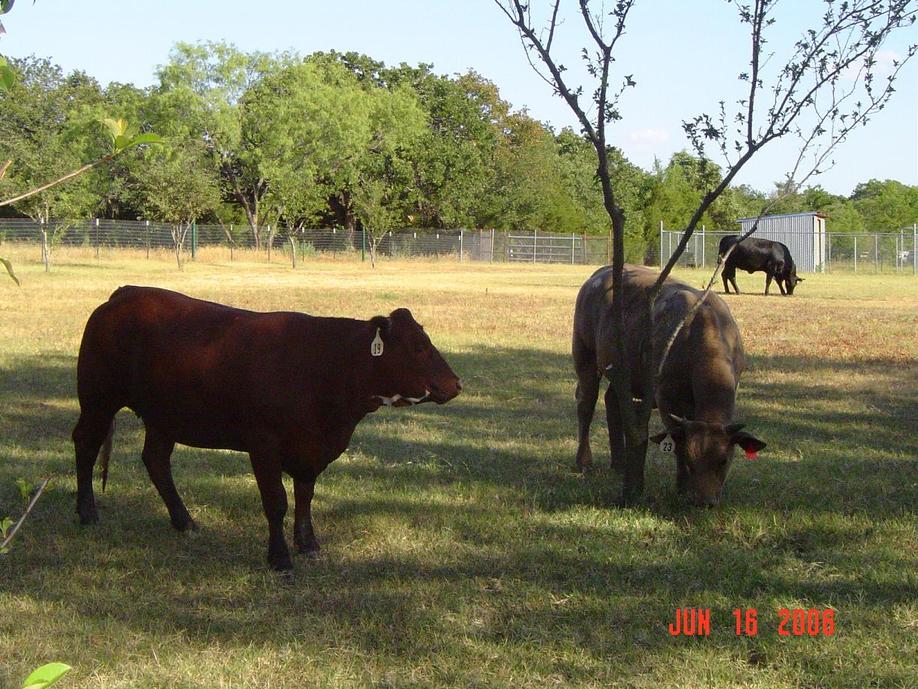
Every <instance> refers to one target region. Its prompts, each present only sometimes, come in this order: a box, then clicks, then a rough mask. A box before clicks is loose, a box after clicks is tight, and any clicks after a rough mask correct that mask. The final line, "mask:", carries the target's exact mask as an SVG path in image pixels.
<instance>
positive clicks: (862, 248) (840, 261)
mask: <svg viewBox="0 0 918 689" xmlns="http://www.w3.org/2000/svg"><path fill="white" fill-rule="evenodd" d="M736 234H737V232H736V230H732V231H712V230H702V231H696V232H695V233H694V234H693V235H692V236H691V237H690V238H689V242H688V245H687V246H686V248H685V253H683V254H682V256H680V257H679V261H678V263H677V265H679V266H683V267H689V268H712V269H713V267H714V266H715V264H716V263H717V253H718V248H719V246H720V240H721V239H722V238H723V237H727V236H736ZM801 234H802V236H808V235H805V234H803V233H801ZM754 236H755V235H753V237H754ZM825 237H826V245H825V260H824V261H823V262H822V263H821V265H820V266H819V267H817V270H819V272H826V271H829V272H831V271H852V272H874V273H888V272H911V273H913V274H918V228H916V227H914V226H913V227H903V228H901V229H900V230H899V231H897V232H832V231H826V233H825ZM681 238H682V232H681V231H675V230H662V231H661V232H660V240H659V241H660V257H661V260H662V262H664V263H665V262H666V261H668V260H669V257H670V256H672V254H673V252H674V251H675V249H676V247H677V246H678V244H679V240H680V239H681ZM798 272H801V271H800V268H799V267H798Z"/></svg>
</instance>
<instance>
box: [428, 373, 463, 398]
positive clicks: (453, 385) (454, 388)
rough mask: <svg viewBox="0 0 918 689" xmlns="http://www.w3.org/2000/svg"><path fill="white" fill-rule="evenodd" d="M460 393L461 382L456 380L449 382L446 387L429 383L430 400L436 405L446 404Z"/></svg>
mask: <svg viewBox="0 0 918 689" xmlns="http://www.w3.org/2000/svg"><path fill="white" fill-rule="evenodd" d="M460 392H462V381H460V380H459V379H458V378H456V380H454V381H451V382H450V383H449V384H448V385H438V384H436V383H431V384H430V388H429V393H428V394H429V395H430V399H431V400H432V401H433V402H436V403H437V404H446V403H447V402H449V401H450V400H451V399H455V398H456V396H458V395H459V393H460Z"/></svg>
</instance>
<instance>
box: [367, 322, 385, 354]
mask: <svg viewBox="0 0 918 689" xmlns="http://www.w3.org/2000/svg"><path fill="white" fill-rule="evenodd" d="M382 353H383V341H382V338H381V337H380V336H379V328H376V337H374V338H373V342H371V343H370V355H371V356H382Z"/></svg>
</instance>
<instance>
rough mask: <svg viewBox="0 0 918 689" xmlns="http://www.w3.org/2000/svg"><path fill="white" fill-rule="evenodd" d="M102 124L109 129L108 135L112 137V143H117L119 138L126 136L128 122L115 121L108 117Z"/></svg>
mask: <svg viewBox="0 0 918 689" xmlns="http://www.w3.org/2000/svg"><path fill="white" fill-rule="evenodd" d="M102 124H104V125H105V128H106V129H108V134H109V136H111V137H112V141H117V140H118V137H119V136H124V135H125V133H126V132H127V126H128V123H127V120H113V119H111V118H109V117H106V118H104V119H103V120H102Z"/></svg>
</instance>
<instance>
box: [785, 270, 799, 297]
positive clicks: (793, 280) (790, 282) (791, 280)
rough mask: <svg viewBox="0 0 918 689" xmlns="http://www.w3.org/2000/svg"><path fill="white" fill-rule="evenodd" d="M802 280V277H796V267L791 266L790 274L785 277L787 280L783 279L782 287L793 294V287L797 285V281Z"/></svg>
mask: <svg viewBox="0 0 918 689" xmlns="http://www.w3.org/2000/svg"><path fill="white" fill-rule="evenodd" d="M799 282H803V278H801V277H797V269H796V268H791V270H790V275H789V276H788V277H787V280H785V281H784V289H785V290H787V293H788V294H789V295H790V294H793V293H794V288H795V287H796V286H797V283H799Z"/></svg>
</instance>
